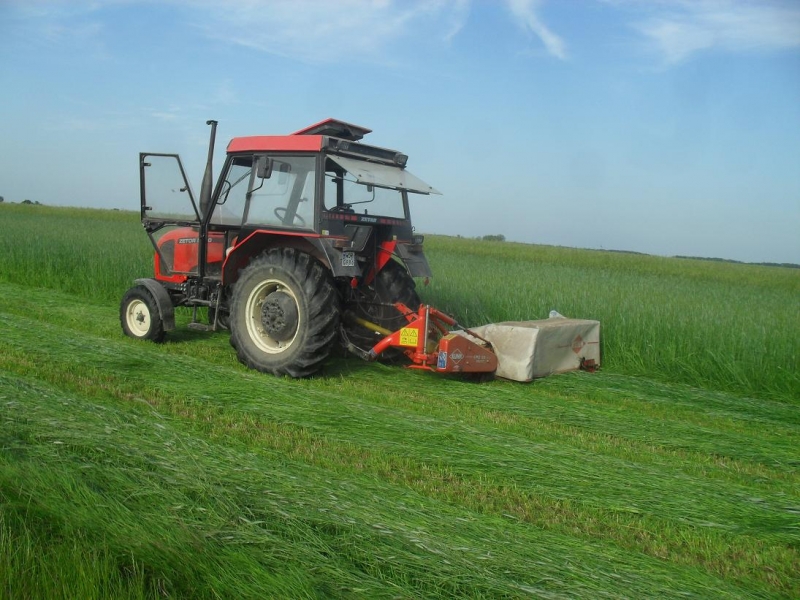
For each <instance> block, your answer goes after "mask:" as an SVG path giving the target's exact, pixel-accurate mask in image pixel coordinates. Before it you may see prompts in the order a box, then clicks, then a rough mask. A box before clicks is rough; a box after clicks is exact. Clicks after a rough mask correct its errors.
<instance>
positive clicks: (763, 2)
mask: <svg viewBox="0 0 800 600" xmlns="http://www.w3.org/2000/svg"><path fill="white" fill-rule="evenodd" d="M614 4H628V5H632V6H634V5H635V6H636V8H639V9H643V10H644V11H646V12H648V13H649V15H648V16H644V17H640V18H639V19H638V20H637V21H636V22H635V24H634V28H635V29H636V30H637V31H639V32H640V33H641V34H642V35H644V36H645V38H647V40H648V41H649V42H650V43H651V44H652V47H653V48H654V49H655V50H656V51H657V52H658V53H659V54H660V55H661V56H662V57H663V59H664V62H665V63H666V64H667V65H673V64H677V63H680V62H682V61H683V60H685V59H687V58H688V57H689V56H691V55H692V54H695V53H696V52H700V51H703V50H710V49H719V50H723V51H726V52H736V53H738V52H752V51H764V50H780V49H787V48H798V47H800V5H798V3H797V2H782V1H770V0H756V1H751V0H672V1H663V0H662V1H661V2H641V1H640V0H625V1H624V2H619V1H618V2H614Z"/></svg>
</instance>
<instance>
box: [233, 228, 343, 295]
mask: <svg viewBox="0 0 800 600" xmlns="http://www.w3.org/2000/svg"><path fill="white" fill-rule="evenodd" d="M271 248H294V249H295V250H299V251H300V252H305V253H306V254H309V255H311V256H313V257H314V258H316V259H317V260H318V261H320V262H321V263H322V264H323V265H325V267H326V268H327V269H330V268H331V264H332V261H331V257H330V256H329V255H328V253H327V252H326V247H325V244H323V243H322V241H321V240H320V238H319V237H316V236H310V235H305V234H292V233H275V232H273V231H262V230H258V231H254V232H253V233H251V234H250V235H249V236H247V237H246V238H245V239H244V240H242V241H241V243H237V244H236V245H235V246H233V247H232V248H230V249H229V251H228V256H227V257H226V258H225V262H224V263H223V265H222V282H223V284H225V285H233V284H234V283H236V281H237V280H238V279H239V273H240V272H241V270H242V269H244V268H245V267H246V266H247V265H248V264H249V263H250V260H251V259H252V258H254V257H256V256H259V255H260V254H263V253H264V252H266V251H267V250H270V249H271ZM334 274H335V273H334Z"/></svg>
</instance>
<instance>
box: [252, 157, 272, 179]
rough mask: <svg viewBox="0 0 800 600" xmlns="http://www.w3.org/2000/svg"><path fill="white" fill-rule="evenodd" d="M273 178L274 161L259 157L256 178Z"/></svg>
mask: <svg viewBox="0 0 800 600" xmlns="http://www.w3.org/2000/svg"><path fill="white" fill-rule="evenodd" d="M271 176H272V159H271V158H269V157H268V156H259V157H258V162H257V163H256V177H258V178H259V179H269V178H270V177H271Z"/></svg>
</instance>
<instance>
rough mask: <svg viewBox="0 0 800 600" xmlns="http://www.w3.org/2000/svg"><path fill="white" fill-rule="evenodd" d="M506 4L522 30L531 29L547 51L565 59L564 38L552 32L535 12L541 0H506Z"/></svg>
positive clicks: (565, 47)
mask: <svg viewBox="0 0 800 600" xmlns="http://www.w3.org/2000/svg"><path fill="white" fill-rule="evenodd" d="M506 4H507V5H508V8H509V10H510V11H511V14H512V15H513V16H514V18H515V19H516V20H517V22H518V23H519V25H520V26H521V27H522V28H523V29H524V30H526V31H531V32H532V33H533V34H534V35H536V36H537V37H538V38H539V39H540V40H541V41H542V43H543V44H544V47H545V48H546V49H547V52H549V53H550V54H552V55H553V56H555V57H557V58H560V59H561V60H566V58H567V45H566V44H565V43H564V40H562V39H561V38H560V37H559V36H558V35H556V34H555V33H553V32H552V31H551V30H550V29H549V28H548V27H547V26H546V25H545V24H544V23H543V22H542V20H541V19H540V18H539V15H538V14H537V11H538V9H539V7H540V6H541V4H542V1H541V0H506Z"/></svg>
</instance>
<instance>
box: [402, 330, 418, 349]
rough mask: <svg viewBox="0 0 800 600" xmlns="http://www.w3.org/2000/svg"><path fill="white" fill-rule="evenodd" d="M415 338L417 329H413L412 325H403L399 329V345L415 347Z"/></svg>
mask: <svg viewBox="0 0 800 600" xmlns="http://www.w3.org/2000/svg"><path fill="white" fill-rule="evenodd" d="M417 340H419V329H415V328H413V327H403V328H402V329H401V330H400V345H401V346H410V347H411V348H416V347H417Z"/></svg>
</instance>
